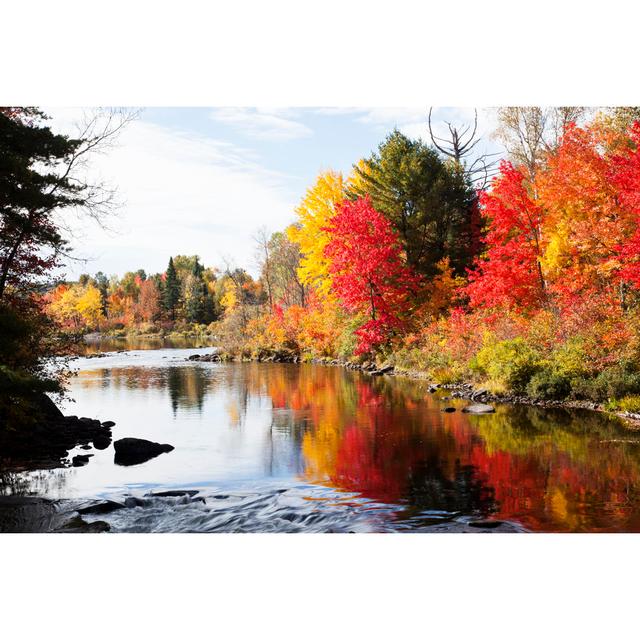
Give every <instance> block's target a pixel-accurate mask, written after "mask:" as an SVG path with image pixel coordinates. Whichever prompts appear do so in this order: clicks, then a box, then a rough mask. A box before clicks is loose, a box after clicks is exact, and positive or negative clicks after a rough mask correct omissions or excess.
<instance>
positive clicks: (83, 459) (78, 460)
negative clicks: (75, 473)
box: [71, 453, 92, 467]
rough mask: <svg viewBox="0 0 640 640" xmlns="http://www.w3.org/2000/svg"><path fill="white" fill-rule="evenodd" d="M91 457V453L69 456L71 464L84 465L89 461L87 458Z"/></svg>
mask: <svg viewBox="0 0 640 640" xmlns="http://www.w3.org/2000/svg"><path fill="white" fill-rule="evenodd" d="M91 457H92V454H90V453H88V454H86V455H82V456H73V458H71V466H72V467H84V466H85V465H86V464H88V463H89V458H91Z"/></svg>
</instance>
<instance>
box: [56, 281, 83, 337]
mask: <svg viewBox="0 0 640 640" xmlns="http://www.w3.org/2000/svg"><path fill="white" fill-rule="evenodd" d="M79 296H80V288H79V287H78V285H73V286H68V285H60V286H59V287H58V288H57V289H56V291H55V292H54V295H53V297H52V300H51V303H50V304H49V311H50V312H51V314H52V315H53V316H54V318H56V320H57V321H58V322H60V323H61V324H63V325H66V326H72V327H74V328H76V329H77V328H78V327H79V325H80V321H81V318H80V316H79V314H78V310H77V303H78V298H79Z"/></svg>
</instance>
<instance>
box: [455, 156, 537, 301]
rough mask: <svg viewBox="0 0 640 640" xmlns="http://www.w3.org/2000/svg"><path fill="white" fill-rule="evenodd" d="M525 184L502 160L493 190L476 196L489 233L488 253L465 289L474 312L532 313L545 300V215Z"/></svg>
mask: <svg viewBox="0 0 640 640" xmlns="http://www.w3.org/2000/svg"><path fill="white" fill-rule="evenodd" d="M525 179H526V176H525V174H524V173H523V172H522V170H520V169H518V168H516V167H514V166H513V165H512V164H511V163H510V162H506V161H503V162H502V163H501V166H500V174H499V175H498V176H497V177H496V178H494V180H493V183H492V187H491V190H490V191H488V192H485V193H483V194H482V195H481V197H480V203H481V206H482V209H483V214H484V216H485V217H486V219H487V223H488V232H487V234H486V237H485V238H484V244H485V246H486V252H485V254H484V256H483V257H482V259H480V260H479V261H478V263H477V266H476V268H475V269H474V270H473V271H472V272H471V273H470V276H469V280H470V282H469V285H468V286H467V287H466V293H467V295H468V296H469V299H470V303H471V306H472V307H475V308H478V307H484V308H488V309H492V308H495V307H500V306H503V307H510V308H513V307H518V308H520V309H530V308H534V307H536V306H538V305H539V304H540V303H541V301H542V299H543V297H544V292H545V279H544V274H543V272H542V266H541V258H542V246H541V244H542V239H541V234H542V224H543V210H542V209H541V207H540V206H539V205H538V204H537V203H536V202H535V201H534V200H533V199H532V198H531V196H530V194H529V192H528V191H527V187H526V184H525Z"/></svg>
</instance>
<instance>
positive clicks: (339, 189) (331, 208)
mask: <svg viewBox="0 0 640 640" xmlns="http://www.w3.org/2000/svg"><path fill="white" fill-rule="evenodd" d="M345 187H346V185H345V182H344V180H343V178H342V174H340V173H338V172H336V171H325V172H323V173H321V174H320V175H319V176H318V178H317V179H316V181H315V183H314V184H313V186H311V187H310V188H309V189H308V190H307V193H306V194H305V196H304V198H303V199H302V201H301V202H300V204H299V205H298V206H297V207H296V210H295V213H296V223H295V224H294V225H292V226H290V227H288V228H287V236H288V238H289V239H290V240H291V241H292V242H295V243H296V244H297V245H298V247H299V251H300V254H301V255H300V267H299V271H298V274H299V281H300V283H301V284H302V285H305V286H306V287H313V288H314V289H315V290H316V291H317V292H318V293H319V295H321V296H326V295H328V294H329V292H330V290H331V275H330V273H329V262H328V259H327V256H326V255H325V247H326V246H327V243H328V242H329V235H328V232H327V231H325V230H324V229H325V228H326V227H327V225H328V224H329V221H330V220H331V218H332V217H333V215H334V214H335V207H336V205H337V204H339V203H341V202H342V200H344V197H345Z"/></svg>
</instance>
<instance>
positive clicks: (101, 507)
mask: <svg viewBox="0 0 640 640" xmlns="http://www.w3.org/2000/svg"><path fill="white" fill-rule="evenodd" d="M124 507H125V505H124V504H122V503H121V502H115V501H114V500H102V501H100V502H98V503H96V504H90V505H89V506H88V507H80V508H79V509H76V511H77V512H78V513H80V514H83V515H84V514H91V513H111V512H112V511H117V510H118V509H124Z"/></svg>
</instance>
